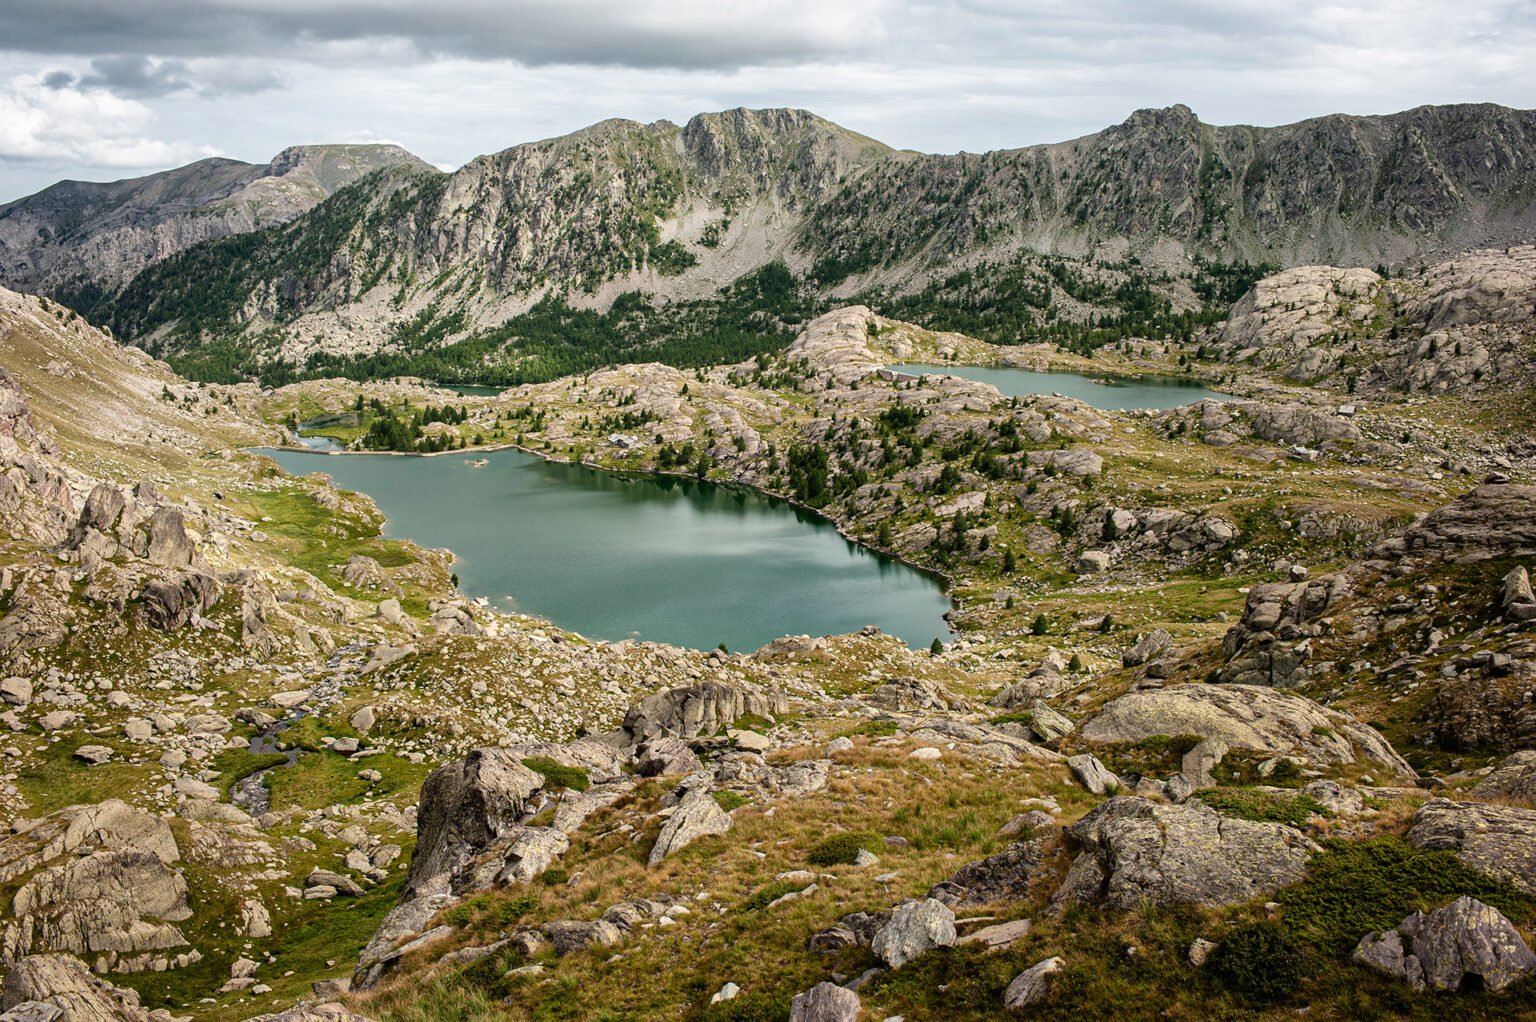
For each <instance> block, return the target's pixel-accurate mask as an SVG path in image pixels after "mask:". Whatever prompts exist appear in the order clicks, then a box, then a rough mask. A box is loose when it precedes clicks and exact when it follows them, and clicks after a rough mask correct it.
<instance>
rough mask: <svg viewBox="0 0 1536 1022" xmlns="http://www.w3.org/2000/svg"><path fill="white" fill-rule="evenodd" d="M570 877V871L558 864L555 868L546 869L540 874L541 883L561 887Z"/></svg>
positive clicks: (546, 885)
mask: <svg viewBox="0 0 1536 1022" xmlns="http://www.w3.org/2000/svg"><path fill="white" fill-rule="evenodd" d="M570 879H571V874H570V871H569V870H565V869H561V868H560V867H558V866H556V867H555V868H554V869H546V870H545V871H544V872H542V873H540V874H539V883H541V884H543V885H544V886H545V887H559V886H560V885H561V884H564V883H569V882H570Z"/></svg>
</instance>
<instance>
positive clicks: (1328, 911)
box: [1276, 836, 1536, 954]
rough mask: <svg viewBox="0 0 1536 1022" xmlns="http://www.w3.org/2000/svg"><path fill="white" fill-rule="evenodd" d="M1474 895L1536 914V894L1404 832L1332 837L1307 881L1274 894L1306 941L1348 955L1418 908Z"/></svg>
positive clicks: (1518, 913) (1516, 913) (1513, 913)
mask: <svg viewBox="0 0 1536 1022" xmlns="http://www.w3.org/2000/svg"><path fill="white" fill-rule="evenodd" d="M1463 894H1466V895H1470V896H1472V897H1474V898H1476V899H1478V900H1479V901H1481V902H1484V903H1486V904H1489V905H1492V906H1493V907H1494V908H1496V909H1498V910H1499V911H1500V912H1503V913H1504V914H1505V915H1506V916H1508V917H1509V918H1510V919H1511V920H1513V921H1514V922H1516V923H1524V922H1529V921H1530V920H1532V919H1536V898H1531V897H1529V896H1528V895H1524V894H1521V893H1520V892H1519V891H1517V890H1515V889H1514V888H1513V887H1511V886H1509V885H1508V884H1506V883H1503V882H1501V881H1498V880H1493V879H1491V878H1489V877H1486V876H1483V875H1482V874H1481V873H1478V872H1477V871H1476V870H1473V869H1471V868H1469V867H1467V866H1465V865H1463V864H1462V863H1461V861H1460V860H1458V859H1457V858H1456V856H1455V854H1454V853H1452V852H1448V851H1427V850H1424V849H1420V848H1414V847H1413V846H1412V845H1410V844H1409V843H1408V842H1407V841H1405V840H1404V839H1402V838H1400V837H1391V836H1389V837H1376V838H1371V839H1369V840H1366V841H1342V840H1332V841H1328V842H1325V843H1324V852H1323V854H1321V855H1318V856H1315V857H1314V858H1313V859H1312V862H1311V863H1310V864H1309V865H1308V867H1307V876H1306V879H1305V880H1303V881H1302V882H1301V883H1299V884H1296V885H1295V886H1293V887H1290V888H1287V889H1286V890H1284V891H1282V892H1280V894H1279V895H1277V898H1276V900H1278V901H1279V902H1280V903H1281V904H1282V905H1284V906H1285V922H1286V926H1287V927H1288V928H1289V929H1290V930H1291V931H1292V932H1293V933H1294V934H1295V935H1296V936H1297V938H1298V939H1300V940H1302V941H1304V942H1305V943H1307V944H1310V945H1313V946H1315V947H1317V948H1318V949H1319V950H1321V951H1324V952H1329V953H1334V954H1345V953H1347V952H1348V951H1349V950H1350V949H1351V948H1353V947H1354V946H1355V944H1357V943H1358V942H1359V940H1360V938H1361V937H1363V936H1365V935H1366V934H1367V933H1369V932H1371V931H1372V930H1385V929H1388V928H1390V927H1393V926H1396V925H1397V924H1398V923H1400V922H1402V921H1403V918H1404V917H1405V916H1407V915H1408V914H1410V913H1411V912H1414V911H1417V910H1427V909H1432V908H1438V907H1439V906H1441V905H1444V904H1447V903H1448V902H1451V901H1453V900H1455V899H1456V898H1458V897H1460V896H1461V895H1463Z"/></svg>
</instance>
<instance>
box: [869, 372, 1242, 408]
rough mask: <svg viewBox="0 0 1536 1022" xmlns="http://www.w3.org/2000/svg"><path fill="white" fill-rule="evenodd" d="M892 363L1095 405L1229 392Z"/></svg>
mask: <svg viewBox="0 0 1536 1022" xmlns="http://www.w3.org/2000/svg"><path fill="white" fill-rule="evenodd" d="M886 368H887V369H889V370H891V371H892V372H897V373H907V374H910V375H912V376H940V375H945V376H959V377H961V378H962V379H967V380H975V381H977V382H978V383H990V384H991V385H992V386H994V387H996V388H997V389H998V390H1000V391H1002V393H1003V396H1004V397H1027V396H1029V395H1031V394H1062V395H1065V396H1066V397H1070V398H1076V399H1077V400H1078V401H1081V402H1083V403H1084V404H1089V405H1092V406H1093V407H1095V408H1105V409H1111V408H1112V409H1120V410H1123V411H1130V410H1132V409H1136V408H1177V407H1178V406H1180V405H1187V404H1193V403H1194V402H1196V401H1204V400H1205V399H1206V398H1216V399H1218V400H1227V399H1228V395H1226V394H1218V393H1216V392H1215V391H1212V390H1207V389H1206V388H1205V387H1204V386H1203V385H1201V384H1200V383H1198V382H1196V381H1194V380H1181V379H1178V378H1177V377H1168V376H1142V377H1138V378H1136V379H1118V378H1114V379H1111V378H1107V377H1092V376H1083V375H1080V374H1078V373H1037V372H1034V371H1032V370H1029V369H1005V368H995V369H994V368H988V367H983V366H941V365H926V364H918V363H914V364H910V365H893V366H887V367H886Z"/></svg>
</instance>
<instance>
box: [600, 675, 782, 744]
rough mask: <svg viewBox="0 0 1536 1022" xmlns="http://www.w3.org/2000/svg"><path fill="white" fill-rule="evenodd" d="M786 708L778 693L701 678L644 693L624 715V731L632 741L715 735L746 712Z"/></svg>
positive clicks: (763, 714) (757, 713) (762, 713)
mask: <svg viewBox="0 0 1536 1022" xmlns="http://www.w3.org/2000/svg"><path fill="white" fill-rule="evenodd" d="M787 708H788V703H787V702H786V701H785V698H784V696H783V694H781V693H778V692H769V691H763V690H760V689H757V688H754V687H751V686H747V685H733V684H726V683H724V682H718V681H702V682H700V683H699V684H697V685H690V686H688V687H687V688H674V689H668V690H667V691H665V692H657V693H656V694H654V695H650V696H646V697H645V698H644V699H642V700H640V702H638V703H636V704H635V705H634V706H633V707H631V708H630V710H629V712H628V713H627V714H625V715H624V731H625V732H626V733H627V734H628V735H629V736H630V738H631V740H632V741H634V742H639V741H642V740H644V739H647V738H652V737H656V736H659V735H671V736H676V737H680V738H696V737H698V736H699V735H713V734H718V733H720V732H721V731H724V730H725V729H726V728H728V727H730V726H731V724H733V723H734V722H735V721H736V720H737V719H739V718H741V717H744V716H746V715H747V714H753V715H755V716H759V717H771V716H773V715H775V714H779V713H783V712H784V711H785V710H786V709H787Z"/></svg>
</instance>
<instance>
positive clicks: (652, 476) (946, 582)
mask: <svg viewBox="0 0 1536 1022" xmlns="http://www.w3.org/2000/svg"><path fill="white" fill-rule="evenodd" d="M249 450H251V451H253V452H254V453H263V452H267V451H281V452H284V453H289V454H319V455H326V456H330V457H337V456H353V457H376V456H389V457H397V458H438V457H443V456H446V455H459V456H462V457H464V458H465V459H466V460H473V459H476V458H480V457H483V456H484V455H487V454H494V453H499V452H505V451H516V452H518V453H521V454H525V455H528V456H530V457H533V458H537V459H538V460H540V461H542V462H545V463H548V464H554V465H566V466H573V467H577V468H584V469H587V470H589V471H592V472H597V473H601V474H604V475H608V476H611V477H614V478H618V479H625V480H639V481H644V480H662V479H666V480H674V481H681V482H695V483H706V484H708V485H710V486H713V487H718V488H720V489H722V490H725V491H727V492H731V491H738V492H742V493H746V494H749V495H752V496H755V497H758V498H760V499H766V500H769V501H775V502H780V503H783V504H784V505H786V506H788V507H790V508H793V509H795V510H796V511H800V512H803V513H805V514H807V515H809V516H811V517H812V518H814V519H815V520H816V521H817V522H820V523H824V524H826V525H829V526H831V527H832V529H833V531H834V532H836V534H837V535H838V536H839V537H840V538H842V539H843V540H844V541H846V542H848V543H850V544H852V545H854V546H856V547H858V548H859V549H861V550H864V551H867V552H868V553H871V554H874V555H876V556H878V557H881V558H884V559H885V560H887V561H889V562H891V563H893V564H898V565H900V566H902V567H903V568H906V569H907V570H909V571H912V572H914V573H916V574H919V575H922V576H923V577H925V578H928V579H930V580H932V581H934V582H936V583H937V584H938V586H939V591H940V595H941V596H942V597H943V599H944V602H945V603H946V604H947V607H946V609H945V610H944V612H943V613H942V614H941V615H940V617H939V620H940V621H941V622H942V626H943V628H944V630H945V632H947V633H948V638H947V641H953V640H954V639H955V638H958V637H959V634H960V633H959V631H958V630H957V629H956V628H955V626H954V623H953V614H954V612H955V611H956V610H958V609H959V603H958V601H957V600H956V599H955V597H954V595H953V592H954V589H955V587H956V585H957V580H956V579H955V577H954V576H953V575H951V574H950V573H949V572H946V571H943V570H940V569H937V568H933V567H930V566H928V565H923V564H917V563H914V562H913V561H911V560H909V559H907V558H906V557H903V556H901V555H900V554H897V553H893V552H891V551H889V550H885V549H882V548H881V547H878V546H876V545H874V544H873V543H870V542H867V541H865V540H863V539H861V538H859V537H857V536H855V535H854V534H853V533H852V531H851V530H852V523H844V522H841V521H839V520H838V519H836V518H834V517H832V516H831V515H828V514H827V513H826V512H825V511H823V510H821V509H819V508H815V507H812V506H810V505H808V504H804V503H802V502H800V501H798V500H796V499H794V498H793V497H790V496H787V495H785V494H781V493H775V492H773V491H772V490H767V489H764V488H762V487H760V486H757V485H754V484H753V483H750V482H747V481H744V480H739V479H701V478H699V477H698V476H696V475H693V474H692V473H689V472H685V471H658V470H643V469H624V468H617V467H611V466H607V465H596V464H590V463H588V462H585V461H576V460H574V459H571V458H568V457H563V456H561V455H559V454H552V453H550V452H548V451H540V450H535V449H532V448H529V447H527V446H524V445H522V444H518V443H515V442H511V441H507V442H502V443H497V444H485V445H481V446H477V447H466V448H460V449H455V450H451V451H347V450H316V449H314V448H310V447H302V446H294V445H291V444H275V445H268V446H265V447H259V448H250V449H249ZM284 471H285V472H287V471H288V469H287V468H286V467H284ZM316 471H323V469H316ZM290 474H291V473H290ZM359 492H363V493H366V490H362V491H359ZM367 496H368V497H369V499H370V500H373V501H374V503H375V505H377V504H378V500H377V499H376V498H375V497H374V496H373V495H372V494H367ZM380 510H381V511H382V510H383V509H382V507H381V508H380ZM386 517H387V516H386ZM412 542H415V541H414V540H412ZM442 549H447V550H448V552H449V553H450V554H452V555H453V558H454V561H455V563H457V562H459V561H460V560H461V558H460V557H459V555H458V553H457V552H455V551H454V550H453V548H452V547H451V546H447V547H442ZM522 613H527V612H526V611H524V612H522ZM532 616H535V617H539V618H541V619H543V620H548V621H550V623H551V625H553V626H554V627H556V628H561V629H563V630H566V631H569V630H571V629H570V627H568V626H566V625H562V624H560V623H559V622H557V621H555V620H554V619H553V618H550V617H548V616H547V615H543V614H535V615H532ZM824 634H837V635H841V634H851V633H844V632H834V633H824ZM887 634H895V633H887ZM898 638H900V636H898ZM655 641H662V640H655ZM769 641H772V640H771V639H770V640H769ZM671 644H672V645H679V646H681V647H683V648H690V647H687V646H686V644H682V643H671ZM911 648H913V649H916V648H917V647H916V646H912V647H911Z"/></svg>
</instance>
